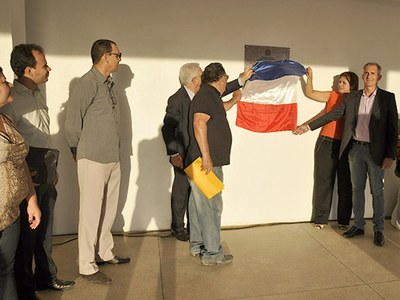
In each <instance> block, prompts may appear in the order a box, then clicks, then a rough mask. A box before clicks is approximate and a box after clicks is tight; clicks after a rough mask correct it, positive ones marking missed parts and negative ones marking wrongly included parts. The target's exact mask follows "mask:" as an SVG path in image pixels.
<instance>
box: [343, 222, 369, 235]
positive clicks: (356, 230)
mask: <svg viewBox="0 0 400 300" xmlns="http://www.w3.org/2000/svg"><path fill="white" fill-rule="evenodd" d="M364 234H365V232H364V229H361V228H358V227H356V226H354V225H353V226H351V228H350V229H349V230H347V231H346V232H344V233H343V236H344V237H346V238H352V237H355V236H356V235H364Z"/></svg>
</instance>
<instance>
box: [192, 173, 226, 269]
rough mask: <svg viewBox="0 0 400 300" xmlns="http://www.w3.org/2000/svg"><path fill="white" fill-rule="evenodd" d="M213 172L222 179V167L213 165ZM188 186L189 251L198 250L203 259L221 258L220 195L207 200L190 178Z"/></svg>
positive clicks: (222, 254) (195, 251)
mask: <svg viewBox="0 0 400 300" xmlns="http://www.w3.org/2000/svg"><path fill="white" fill-rule="evenodd" d="M213 172H214V173H215V175H216V176H217V177H218V178H219V179H220V180H221V181H223V173H222V167H214V168H213ZM190 186H191V187H192V190H191V193H190V197H189V215H190V251H191V252H192V253H199V252H200V254H201V256H202V260H203V261H208V262H212V261H218V260H221V259H222V258H223V257H224V251H223V249H222V247H221V214H222V206H223V205H222V195H221V193H218V194H217V195H215V196H214V197H212V198H211V199H209V200H208V199H207V198H206V197H205V196H204V194H203V193H202V192H201V191H200V190H199V188H198V187H197V186H196V184H195V183H194V182H193V181H192V180H190Z"/></svg>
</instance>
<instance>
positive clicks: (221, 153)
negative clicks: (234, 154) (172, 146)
mask: <svg viewBox="0 0 400 300" xmlns="http://www.w3.org/2000/svg"><path fill="white" fill-rule="evenodd" d="M195 113H204V114H206V115H209V116H210V119H209V120H208V122H207V136H208V145H209V148H210V155H211V159H212V161H213V164H214V166H215V167H220V166H225V165H229V163H230V153H231V146H232V133H231V129H230V128H229V123H228V120H227V119H226V111H225V108H224V105H223V102H222V99H221V96H220V94H219V92H218V90H217V89H216V88H214V87H213V86H211V85H209V84H204V85H202V86H201V88H200V90H199V92H198V93H197V94H196V95H195V96H194V98H193V100H192V103H191V104H190V111H189V136H190V143H189V150H188V154H187V157H186V165H189V164H191V163H192V162H193V161H194V160H195V159H196V158H198V157H199V156H201V152H200V149H199V146H198V144H197V141H196V138H195V136H194V129H193V118H194V114H195Z"/></svg>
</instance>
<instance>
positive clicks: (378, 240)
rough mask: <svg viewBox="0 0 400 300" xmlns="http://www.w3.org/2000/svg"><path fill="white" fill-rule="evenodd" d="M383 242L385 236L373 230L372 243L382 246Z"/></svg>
mask: <svg viewBox="0 0 400 300" xmlns="http://www.w3.org/2000/svg"><path fill="white" fill-rule="evenodd" d="M384 243H385V237H384V236H383V232H382V231H375V232H374V244H375V245H377V246H379V247H382V246H383V244H384Z"/></svg>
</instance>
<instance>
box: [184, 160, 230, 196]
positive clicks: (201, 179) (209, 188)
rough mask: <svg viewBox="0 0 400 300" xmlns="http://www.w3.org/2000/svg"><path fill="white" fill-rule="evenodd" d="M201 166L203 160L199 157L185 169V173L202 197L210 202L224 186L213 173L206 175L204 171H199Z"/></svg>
mask: <svg viewBox="0 0 400 300" xmlns="http://www.w3.org/2000/svg"><path fill="white" fill-rule="evenodd" d="M202 164H203V160H202V159H201V157H198V158H197V159H196V160H195V161H194V162H192V163H191V164H190V165H189V166H188V167H187V168H186V169H185V173H186V174H187V176H189V177H190V179H191V180H192V181H193V182H194V183H195V184H196V185H197V187H198V188H199V189H200V191H202V193H203V194H204V196H206V197H207V199H208V200H210V199H211V198H212V197H214V196H215V195H216V194H218V193H220V192H221V191H222V190H223V189H224V184H223V183H222V181H221V180H219V178H218V177H217V176H216V175H215V174H214V172H213V171H211V172H210V173H208V174H207V175H206V171H202V170H201V166H202Z"/></svg>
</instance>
